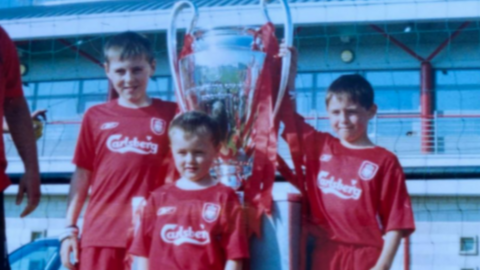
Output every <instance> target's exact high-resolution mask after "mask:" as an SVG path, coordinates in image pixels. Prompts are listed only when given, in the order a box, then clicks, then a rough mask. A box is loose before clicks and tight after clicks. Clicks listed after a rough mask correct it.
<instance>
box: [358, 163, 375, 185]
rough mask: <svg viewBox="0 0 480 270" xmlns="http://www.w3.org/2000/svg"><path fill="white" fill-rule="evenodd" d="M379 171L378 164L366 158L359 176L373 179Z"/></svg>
mask: <svg viewBox="0 0 480 270" xmlns="http://www.w3.org/2000/svg"><path fill="white" fill-rule="evenodd" d="M377 171H378V165H377V164H375V163H373V162H370V161H367V160H365V161H364V162H363V163H362V165H361V166H360V169H359V170H358V176H359V177H360V179H362V180H366V181H368V180H372V178H373V177H375V175H376V174H377Z"/></svg>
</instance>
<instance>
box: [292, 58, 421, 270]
mask: <svg viewBox="0 0 480 270" xmlns="http://www.w3.org/2000/svg"><path fill="white" fill-rule="evenodd" d="M292 51H293V52H294V53H295V50H292ZM293 76H294V75H293ZM326 105H327V113H328V118H329V120H330V124H331V127H332V129H333V131H334V132H335V133H336V134H337V136H338V137H333V136H331V135H330V134H328V133H323V132H319V131H316V130H315V129H313V128H312V127H311V126H309V125H307V124H305V121H304V119H303V118H302V117H301V116H299V115H296V116H295V117H294V118H293V119H292V118H290V121H289V120H288V119H286V118H284V120H285V131H284V134H283V136H284V138H285V139H286V140H287V141H292V140H295V138H298V137H296V136H297V135H296V134H298V133H297V130H296V128H299V129H300V130H301V131H302V134H303V136H301V137H300V145H303V147H302V146H301V147H300V149H301V152H302V153H303V154H304V155H303V158H304V164H305V166H306V175H305V178H304V181H305V183H301V182H297V183H294V184H295V185H296V186H297V187H299V189H300V190H303V191H304V193H305V195H306V196H307V197H308V202H309V208H310V221H311V222H312V224H313V225H314V226H313V228H314V229H313V230H312V233H313V234H314V236H315V237H316V241H315V248H314V251H313V254H312V256H311V257H312V262H311V265H312V269H316V270H339V269H348V270H373V269H375V270H380V269H381V270H386V269H390V267H391V264H392V261H393V259H394V256H395V253H396V251H397V248H398V246H399V243H400V240H401V238H402V237H404V236H408V235H409V234H411V233H412V232H413V231H414V229H415V225H414V221H413V213H412V207H411V202H410V197H409V195H408V193H407V189H406V184H405V176H404V173H403V170H402V167H401V166H400V163H399V162H398V159H397V157H396V156H395V155H394V154H392V153H391V152H389V151H388V150H386V149H384V148H382V147H379V146H375V145H374V144H373V143H372V141H371V140H370V139H369V138H368V135H367V126H368V121H369V120H370V119H372V118H373V117H374V116H375V114H376V112H377V106H376V105H375V103H374V92H373V88H372V86H371V85H370V83H369V82H368V81H367V80H365V79H364V78H363V77H362V76H360V75H357V74H354V75H344V76H341V77H340V78H338V79H336V80H335V81H334V82H333V83H332V84H331V85H330V87H329V88H328V90H327V95H326ZM292 149H293V148H292ZM300 179H302V178H300Z"/></svg>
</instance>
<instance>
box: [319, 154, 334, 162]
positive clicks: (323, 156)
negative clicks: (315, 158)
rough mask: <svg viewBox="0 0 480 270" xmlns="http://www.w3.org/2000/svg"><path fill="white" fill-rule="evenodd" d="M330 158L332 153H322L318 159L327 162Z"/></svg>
mask: <svg viewBox="0 0 480 270" xmlns="http://www.w3.org/2000/svg"><path fill="white" fill-rule="evenodd" d="M330 160H332V155H328V154H323V155H322V156H321V157H320V161H323V162H329V161H330Z"/></svg>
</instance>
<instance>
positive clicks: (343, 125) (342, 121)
mask: <svg viewBox="0 0 480 270" xmlns="http://www.w3.org/2000/svg"><path fill="white" fill-rule="evenodd" d="M376 110H377V107H376V106H375V105H373V106H372V107H371V108H370V109H366V108H364V107H363V106H361V105H360V104H359V103H356V102H353V101H352V100H351V99H350V98H349V97H348V96H346V95H333V96H332V98H331V99H330V101H329V102H328V106H327V112H328V118H329V120H330V125H331V127H332V129H333V131H334V132H335V133H336V134H337V135H338V137H339V139H340V140H341V141H342V142H344V143H345V144H347V145H350V146H370V145H372V143H371V142H370V139H369V138H368V136H367V127H368V121H369V120H370V119H371V118H372V117H373V116H374V115H375V113H376Z"/></svg>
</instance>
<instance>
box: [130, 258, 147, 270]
mask: <svg viewBox="0 0 480 270" xmlns="http://www.w3.org/2000/svg"><path fill="white" fill-rule="evenodd" d="M135 266H136V267H135ZM133 269H137V270H148V258H145V257H139V256H134V257H133Z"/></svg>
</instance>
